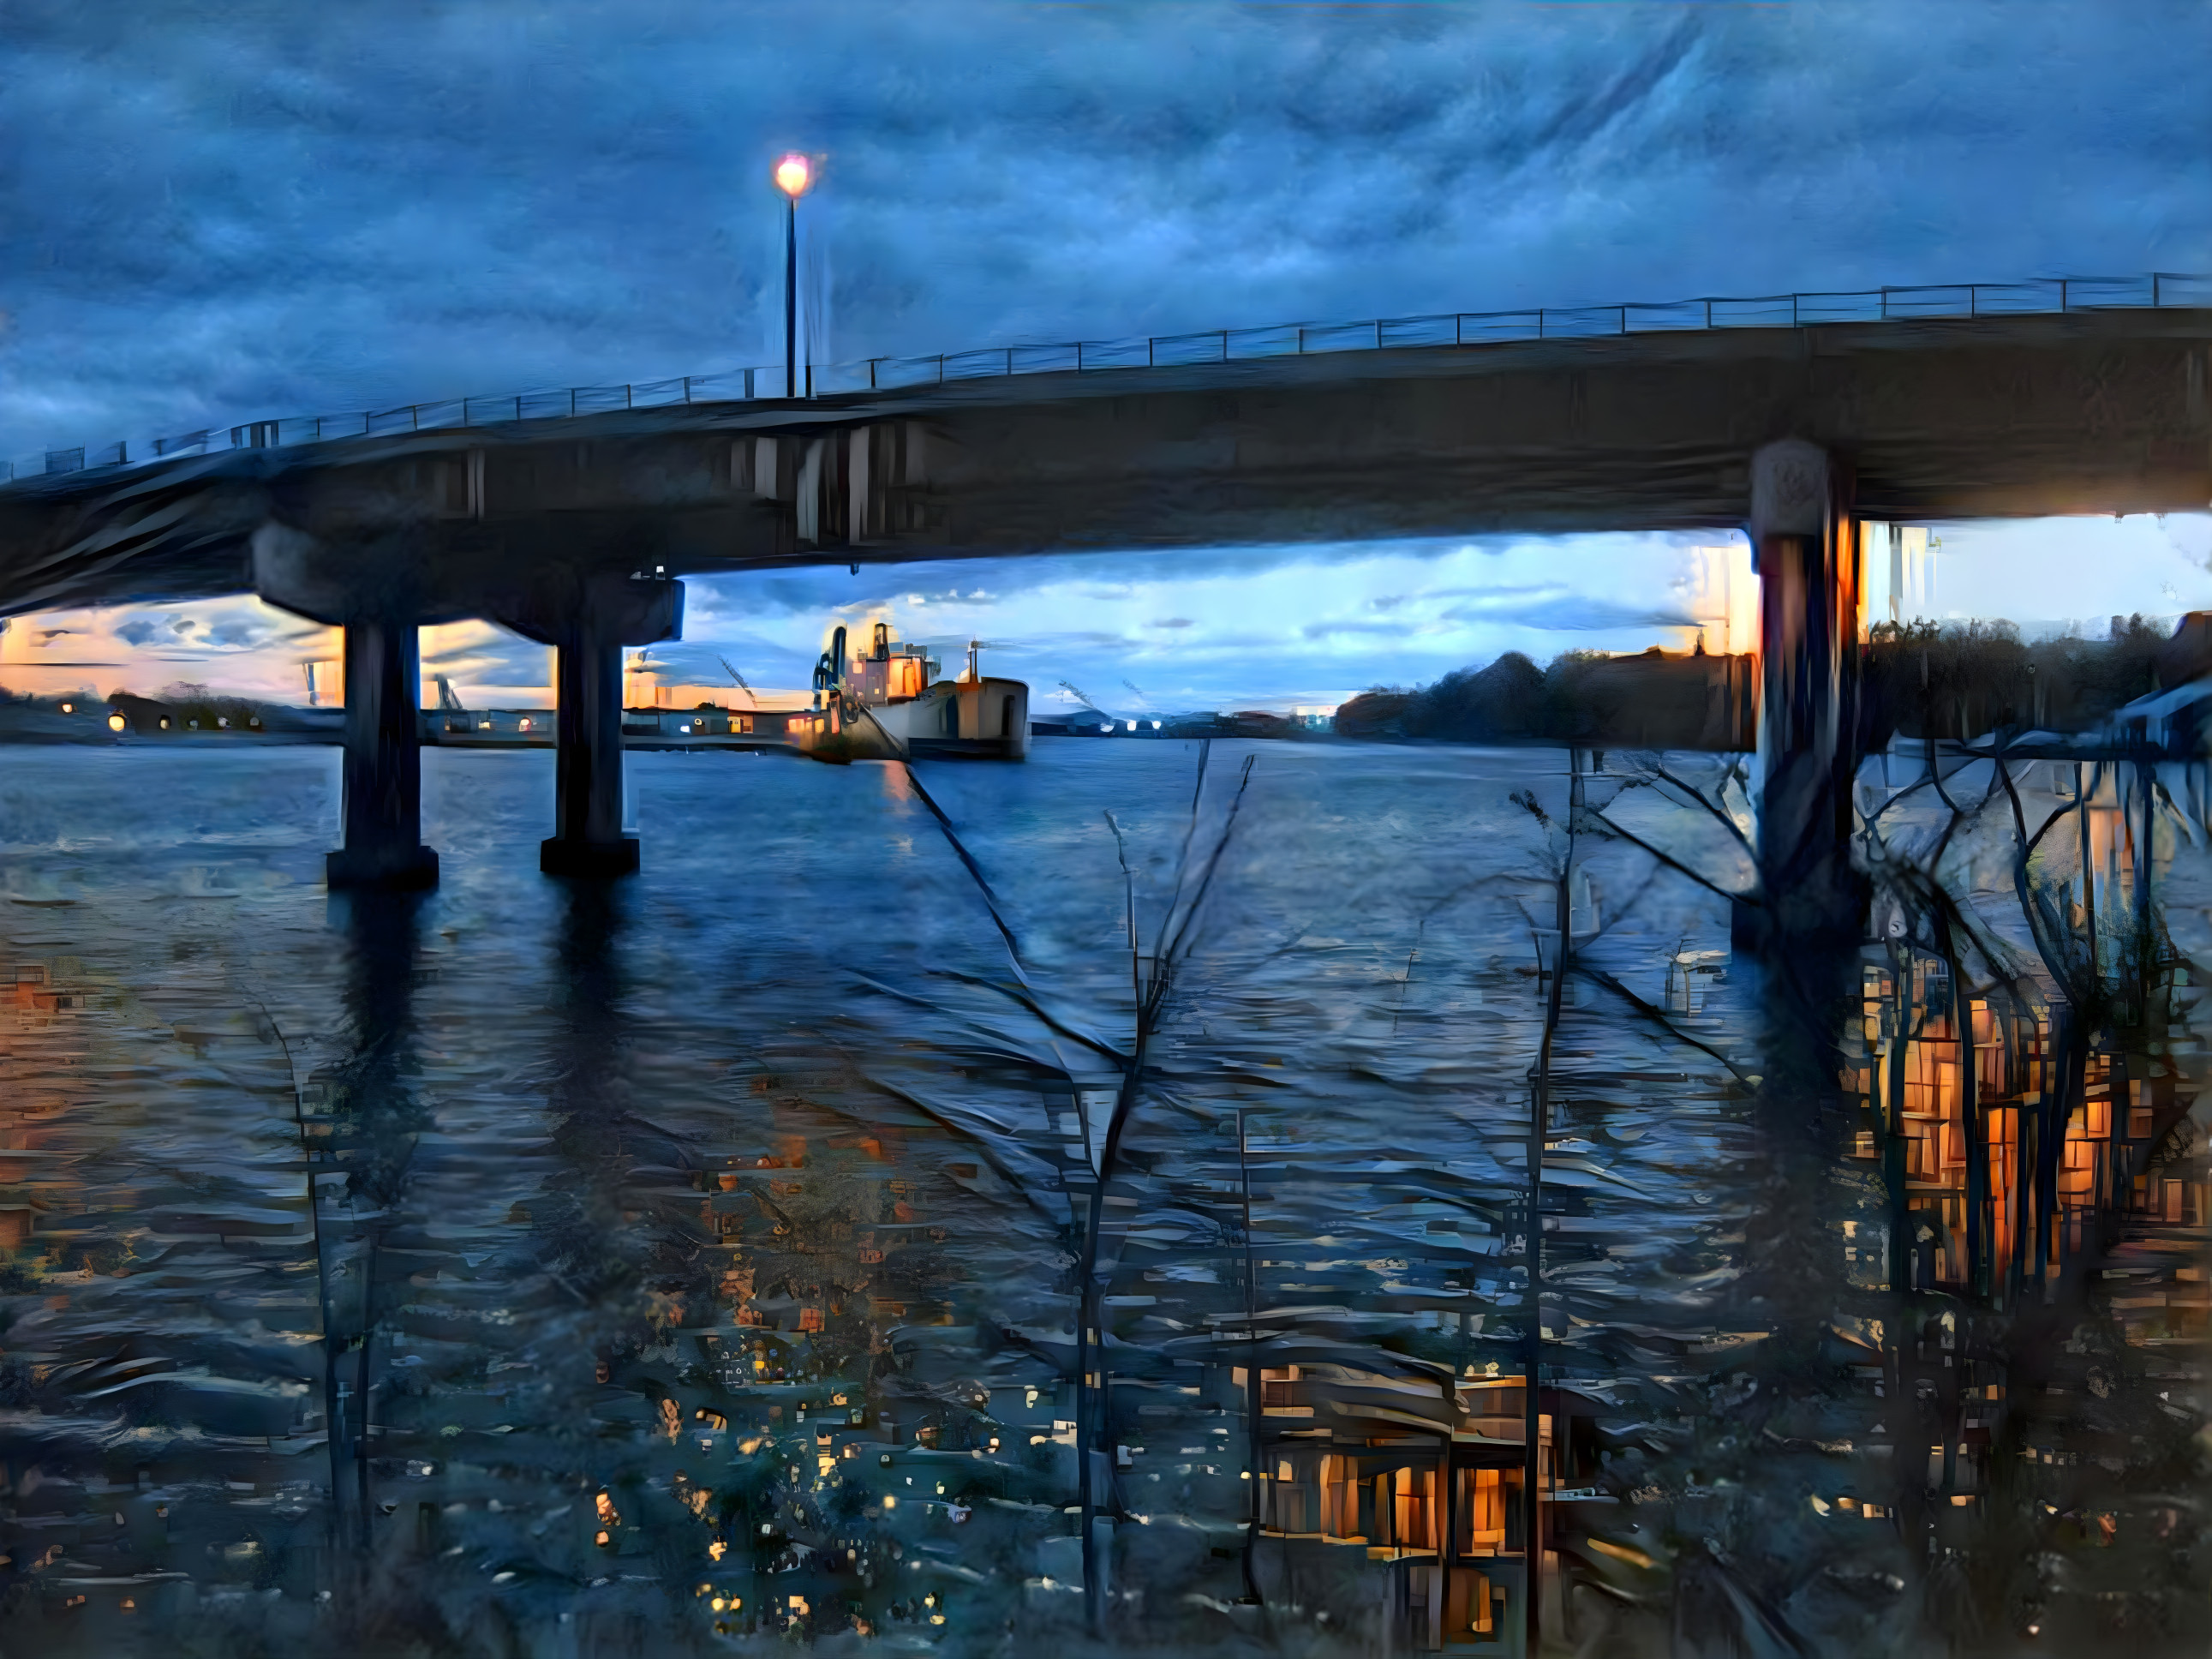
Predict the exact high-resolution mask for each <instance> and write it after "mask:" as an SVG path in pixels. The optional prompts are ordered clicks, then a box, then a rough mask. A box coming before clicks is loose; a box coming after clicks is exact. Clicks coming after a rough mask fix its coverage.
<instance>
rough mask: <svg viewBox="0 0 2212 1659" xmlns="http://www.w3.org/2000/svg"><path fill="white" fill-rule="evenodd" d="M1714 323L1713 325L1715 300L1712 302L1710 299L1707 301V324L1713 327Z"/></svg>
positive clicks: (1708, 326)
mask: <svg viewBox="0 0 2212 1659" xmlns="http://www.w3.org/2000/svg"><path fill="white" fill-rule="evenodd" d="M1712 325H1713V302H1712V301H1711V300H1708V301H1705V326H1706V327H1707V328H1711V326H1712Z"/></svg>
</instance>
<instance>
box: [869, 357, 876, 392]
mask: <svg viewBox="0 0 2212 1659" xmlns="http://www.w3.org/2000/svg"><path fill="white" fill-rule="evenodd" d="M876 361H877V360H876V359H875V358H873V357H871V358H869V359H868V390H869V391H871V392H873V391H874V390H875V389H876Z"/></svg>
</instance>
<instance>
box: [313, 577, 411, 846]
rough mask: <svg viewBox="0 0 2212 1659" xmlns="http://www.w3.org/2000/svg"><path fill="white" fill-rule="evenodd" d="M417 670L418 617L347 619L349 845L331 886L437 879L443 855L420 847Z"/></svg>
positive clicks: (346, 714)
mask: <svg viewBox="0 0 2212 1659" xmlns="http://www.w3.org/2000/svg"><path fill="white" fill-rule="evenodd" d="M419 672H420V670H419V666H418V660H417V654H416V637H415V621H414V618H413V617H412V616H410V615H407V614H405V613H389V612H388V613H386V614H383V615H380V616H377V617H356V618H354V619H352V620H350V621H349V622H348V623H346V624H345V762H344V778H345V809H344V811H345V845H344V846H343V847H342V848H339V849H338V850H337V852H335V853H332V854H331V855H330V859H329V861H328V864H327V865H326V866H325V873H326V878H327V879H328V880H329V882H330V884H331V886H333V887H358V886H389V887H435V885H437V882H438V855H437V854H435V853H434V852H432V851H431V850H430V849H429V848H427V847H425V846H423V845H422V746H421V739H422V731H421V726H420V716H419V714H417V711H416V701H417V699H418V697H419V696H420V695H421V690H420V686H419V684H418V679H419Z"/></svg>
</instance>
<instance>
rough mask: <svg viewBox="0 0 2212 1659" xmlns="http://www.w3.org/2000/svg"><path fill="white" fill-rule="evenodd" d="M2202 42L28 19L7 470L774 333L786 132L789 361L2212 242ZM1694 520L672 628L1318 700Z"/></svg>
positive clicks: (183, 652) (5, 174)
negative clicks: (779, 182) (182, 434)
mask: <svg viewBox="0 0 2212 1659" xmlns="http://www.w3.org/2000/svg"><path fill="white" fill-rule="evenodd" d="M2206 61H2212V7H2208V6H2207V5H2205V4H2203V3H2202V0H2197V3H2190V4H2160V3H2154V0H2140V3H2138V0H2130V3H2129V4H2126V5H2112V4H2110V3H2084V4H2077V5H2059V4H2034V3H2013V4H2008V5H2003V6H1984V5H1979V4H1974V3H1966V0H1952V3H1946V4H1944V5H1942V6H1937V7H1929V6H1927V5H1925V4H1924V3H1887V0H1866V3H1859V4H1852V5H1849V6H1829V5H1820V4H1791V3H1782V4H1763V5H1740V4H1717V3H1643V0H1620V3H1610V4H1552V5H1536V4H1526V5H1524V4H1509V3H1499V4H1486V5H1441V4H1438V5H1424V4H1413V5H1375V6H1358V5H1335V6H1318V5H1273V4H1214V3H1204V0H1194V3H1189V4H1177V5H1164V4H1131V5H1111V4H1107V5H1097V4H1092V5H1068V4H1036V3H1032V4H998V3H974V0H931V3H930V4H928V5H926V6H912V5H900V4H870V5H860V4H836V3H827V4H821V3H815V4H809V5H807V6H805V7H801V8H794V7H791V6H788V5H778V6H769V5H765V4H744V3H737V4H728V5H721V6H713V7H707V6H700V5H697V4H696V3H694V0H623V3H620V4H597V3H578V4H573V5H565V6H564V5H548V4H544V3H520V0H479V3H453V4H427V3H407V4H399V3H374V0H370V3H362V4H358V5H354V6H349V7H343V8H337V7H330V8H325V7H311V6H302V5H299V4H297V3H295V0H225V3H222V4H221V5H214V4H197V5H195V4H178V5H173V6H166V7H161V8H156V9H137V8H131V9H125V8H124V7H122V6H120V5H118V4H113V3H107V4H99V3H95V4H86V3H83V0H54V3H41V0H12V3H11V4H10V5H9V7H8V8H7V9H6V10H5V12H4V13H0V86H4V88H5V94H6V95H5V96H4V97H0V157H4V158H6V159H5V160H4V161H0V211H4V212H5V214H6V216H7V223H8V225H9V234H8V235H7V236H6V237H5V238H4V239H0V246H4V252H0V455H17V454H22V453H27V452H33V451H37V450H40V449H43V448H45V447H64V446H72V445H76V444H79V443H84V444H93V445H96V444H100V443H102V442H106V441H112V440H113V439H116V438H120V437H139V438H143V437H144V436H148V435H155V434H161V433H173V432H179V431H185V430H189V429H192V428H200V427H204V426H209V425H212V424H229V423H232V422H237V421H241V420H245V419H248V418H253V417H266V416H272V415H293V414H301V413H312V412H316V411H321V410H327V411H332V412H336V411H340V410H357V409H360V408H362V407H365V406H372V405H374V406H386V405H389V404H397V403H405V402H410V401H416V400H422V399H428V398H440V397H447V396H452V395H455V394H458V393H460V392H484V393H492V392H501V391H513V390H516V389H520V388H526V387H535V386H566V385H575V384H590V383H595V382H608V381H614V382H620V381H626V380H645V379H650V378H655V377H659V376H663V375H671V374H685V373H701V374H703V373H710V372H714V371H719V370H722V369H726V368H732V367H739V366H744V365H747V364H760V365H766V364H769V363H771V362H775V361H776V360H777V359H778V358H779V356H780V353H781V287H780V284H781V197H779V196H777V195H776V194H775V191H774V189H773V186H772V185H771V184H770V182H769V170H770V168H771V167H772V166H773V164H774V161H775V158H776V157H777V156H778V155H781V154H782V153H783V152H784V151H785V150H787V149H800V150H804V151H805V152H807V153H809V154H811V155H815V156H817V157H818V158H819V168H820V182H819V185H818V186H817V190H816V191H814V193H812V194H811V195H810V196H809V197H807V198H806V200H805V203H804V204H803V205H802V208H801V210H800V220H801V224H802V227H803V231H804V240H805V247H804V258H803V261H802V264H803V267H804V269H803V271H802V278H801V288H802V294H803V298H804V301H805V313H806V323H805V341H806V343H805V349H806V350H807V351H808V352H809V353H810V354H811V356H812V357H813V358H814V359H815V360H816V361H823V362H826V361H841V360H849V359H853V358H857V357H861V356H872V355H878V354H905V353H913V354H921V353H926V352H935V351H939V350H944V349H961V348H963V347H969V346H979V345H986V344H1003V343H1022V342H1044V341H1057V340H1066V339H1070V338H1075V337H1083V338H1088V339H1099V338H1105V337H1114V336H1118V335H1129V334H1139V333H1146V332H1161V331H1175V330H1179V329H1187V328H1188V329H1196V328H1206V327H1216V326H1221V325H1260V324H1266V323H1273V322H1281V321H1286V320H1295V319H1357V318H1365V317H1372V316H1376V315H1407V314H1413V313H1422V312H1429V311H1443V310H1454V309H1461V310H1479V309H1490V308H1504V307H1516V306H1522V305H1534V304H1538V303H1541V304H1545V305H1553V306H1569V305H1575V304H1581V303H1601V302H1605V301H1619V300H1623V299H1653V300H1656V299H1668V298H1675V297H1684V296H1690V295H1707V294H1723V295H1726V294H1761V293H1775V292H1786V291H1789V290H1791V289H1852V288H1862V287H1873V286H1877V285H1880V284H1882V283H1921V282H1956V281H1967V280H1979V281H2004V280H2011V279H2015V278H2021V277H2027V276H2049V275H2057V274H2061V273H2067V274H2073V273H2083V272H2090V273H2096V274H2130V273H2136V272H2142V271H2148V270H2154V269H2155V270H2184V271H2212V101H2208V100H2205V99H2204V97H2203V94H2202V88H2201V83H2200V77H2199V76H2197V73H2196V70H2197V65H2199V64H2203V63H2204V62H2206ZM2207 524H2208V521H2206V520H2202V519H2198V518H2187V519H2183V518H2177V519H2174V520H2168V521H2166V522H2164V523H2156V522H2154V521H2151V520H2127V521H2124V522H2123V523H2120V524H2117V525H2116V524H2113V523H2112V521H2110V520H2082V521H2079V522H2071V523H2068V524H2063V525H2058V526H2049V525H2044V526H2029V525H2021V526H1954V527H1942V528H1939V529H1938V531H1937V533H1938V534H1939V535H1940V536H1941V537H1942V540H1943V543H1944V546H1943V550H1942V555H1941V556H1940V558H1939V561H1938V564H1939V568H1940V569H1941V571H1942V573H1943V578H1942V582H1941V584H1940V588H1939V594H1938V600H1939V608H1941V609H1942V610H1944V611H1947V612H1948V611H1951V610H1959V611H1961V612H1962V613H1963V614H1984V615H2009V616H2012V617H2014V618H2015V620H2018V621H2021V622H2022V623H2025V624H2028V625H2031V626H2032V627H2040V626H2043V625H2045V624H2047V623H2055V622H2059V621H2064V620H2068V619H2076V618H2085V619H2093V621H2094V622H2095V623H2097V624H2098V625H2099V626H2100V627H2101V625H2102V621H2103V618H2104V617H2106V616H2107V615H2109V614H2110V613H2112V612H2113V611H2122V612H2128V611H2144V612H2146V613H2149V614H2168V615H2170V614H2173V613H2175V612H2178V611H2183V610H2186V609H2191V608H2194V607H2197V606H2212V574H2209V573H2208V571H2207V569H2206V561H2207V559H2208V557H2212V531H2208V527H2207ZM1729 539H1731V532H1730V530H1729V527H1728V526H1716V527H1715V531H1714V533H1713V534H1711V535H1710V536H1703V537H1697V536H1693V537H1687V538H1685V537H1650V538H1636V537H1603V538H1597V537H1586V538H1565V539H1563V540H1559V541H1553V542H1534V541H1528V540H1516V539H1513V538H1493V539H1489V540H1485V541H1482V542H1479V543H1467V542H1454V543H1427V544H1389V545H1381V544H1370V545H1367V546H1364V547H1356V548H1299V549H1276V550H1268V549H1259V550H1222V551H1219V552H1218V553H1201V554H1198V555H1177V556H1173V557H1171V558H1167V557H1162V556H1139V555H1112V554H1104V555H1085V556H1070V557H1067V558H1064V559H1048V560H1033V561H1028V562H1020V563H1015V562H1006V561H981V562H963V563H961V564H957V565H944V566H927V565H921V566H911V567H906V568H902V569H899V570H895V571H888V572H886V571H872V570H866V569H864V571H863V573H862V574H860V575H859V576H854V575H852V574H849V573H848V571H847V570H846V569H845V568H843V567H842V566H836V567H831V568H826V569H823V570H819V571H814V572H808V573H804V574H777V575H774V576H759V577H749V578H731V579H723V580H716V581H714V582H694V583H693V584H692V585H691V589H690V605H689V618H688V623H687V638H686V641H684V644H683V645H682V646H680V647H669V648H668V649H667V650H666V652H665V653H664V654H665V655H666V656H667V657H668V659H670V661H671V667H672V668H673V669H675V670H677V671H681V672H683V673H684V676H685V677H686V678H692V677H694V676H695V674H696V677H698V678H713V677H714V672H715V671H717V665H716V663H715V659H717V658H719V657H722V656H727V657H729V658H730V659H731V660H732V662H733V663H735V664H737V665H738V667H739V669H740V671H742V672H744V674H745V675H746V677H747V678H748V679H749V680H754V681H755V682H756V683H759V684H804V683H805V670H806V666H807V665H809V664H810V663H811V659H812V656H813V653H814V652H815V651H816V650H817V648H818V647H819V644H820V641H821V635H822V633H823V629H824V628H825V627H826V626H828V625H829V623H831V622H833V621H836V620H848V621H849V620H858V619H872V618H873V617H877V616H886V617H889V618H890V619H891V620H892V621H893V622H894V623H895V625H896V627H897V628H898V629H899V631H900V633H901V634H902V635H903V636H905V637H909V638H917V637H918V638H938V637H942V638H947V639H953V638H967V637H981V638H983V639H985V640H987V641H994V645H993V647H992V648H991V650H990V651H989V652H987V658H988V659H989V660H990V662H991V664H992V665H993V666H994V668H995V669H996V670H997V671H1000V672H1008V673H1019V674H1021V675H1022V676H1023V677H1024V678H1029V679H1030V681H1031V683H1032V684H1033V686H1035V687H1036V690H1037V692H1038V694H1039V696H1040V698H1041V699H1043V700H1047V701H1048V700H1049V699H1048V697H1047V694H1048V693H1052V692H1055V691H1057V690H1058V688H1059V686H1060V682H1062V681H1066V682H1067V683H1069V684H1073V685H1075V686H1079V687H1081V688H1082V689H1083V690H1084V691H1085V694H1086V695H1088V696H1091V698H1092V699H1093V700H1094V701H1097V702H1100V703H1101V704H1102V705H1105V706H1111V707H1115V708H1121V707H1127V708H1132V709H1133V708H1144V707H1158V708H1175V707H1231V706H1235V707H1248V706H1263V705H1267V706H1281V707H1288V706H1291V705H1294V704H1313V705H1327V704H1328V703H1333V702H1337V701H1340V699H1341V698H1342V697H1343V696H1346V695H1348V694H1350V693H1351V692H1352V691H1355V690H1359V689H1361V688H1363V687H1364V686H1367V685H1370V684H1393V683H1397V684H1408V683H1414V682H1418V681H1420V680H1424V679H1429V678H1434V677H1435V676H1436V675H1437V674H1438V673H1441V672H1443V671H1447V670H1449V669H1450V668H1454V667H1458V666H1462V665H1465V664H1468V663H1471V662H1479V661H1483V660H1486V659H1489V658H1491V657H1492V656H1494V655H1496V654H1497V653H1498V652H1500V651H1502V650H1506V649H1518V650H1524V651H1527V652H1528V653H1529V654H1531V655H1533V656H1534V657H1536V658H1537V659H1539V660H1544V659H1548V658H1549V657H1551V656H1553V655H1555V654H1557V653H1559V652H1560V651H1563V650H1568V649H1580V648H1595V649H1607V650H1615V649H1638V648H1641V647H1644V646H1645V645H1648V644H1650V643H1654V642H1661V643H1666V644H1668V645H1670V646H1678V645H1685V644H1686V643H1688V641H1690V640H1691V639H1692V638H1693V637H1694V627H1695V623H1697V622H1698V621H1699V616H1698V615H1696V614H1695V613H1696V611H1697V610H1698V605H1697V601H1696V592H1697V591H1698V589H1699V583H1700V580H1702V578H1701V576H1700V571H1701V569H1702V568H1704V566H1703V564H1702V563H1701V561H1702V562H1706V563H1709V562H1710V559H1709V556H1705V555H1701V554H1699V553H1698V552H1697V549H1698V548H1699V547H1700V546H1707V545H1714V544H1723V543H1726V542H1728V541H1729ZM57 630H67V631H57ZM41 636H44V637H45V642H44V643H43V644H42V643H40V642H39V641H40V638H41ZM425 650H426V657H427V658H428V659H429V660H430V661H431V662H433V663H438V664H442V665H444V670H445V671H449V672H450V673H451V674H452V675H453V678H455V679H456V683H457V684H464V685H465V686H469V687H473V688H477V691H476V695H477V696H479V697H480V698H483V699H489V700H493V701H501V700H504V701H510V702H515V701H526V700H527V699H526V698H525V697H524V696H522V693H524V692H525V691H527V690H531V689H532V688H538V687H542V686H543V684H544V680H545V674H544V665H543V657H544V653H542V652H540V651H538V650H537V649H536V648H535V647H526V646H524V645H522V644H521V642H520V641H513V640H509V639H506V638H504V637H502V636H500V635H496V634H495V632H494V631H493V630H490V629H488V628H486V627H484V626H483V625H481V624H460V625H457V626H456V627H455V628H453V629H441V630H437V631H436V632H435V634H433V635H428V636H426V640H425ZM318 653H321V654H325V655H328V654H334V653H335V646H334V644H333V643H332V642H331V641H330V639H329V638H328V636H327V635H326V632H325V630H319V629H313V628H311V627H309V626H308V625H307V624H304V623H296V622H295V621H293V620H291V619H289V618H285V617H282V616H280V615H278V614H277V613H275V612H272V611H268V610H267V608H266V607H263V606H259V605H256V604H254V603H253V602H252V601H250V600H246V599H229V600H223V601H216V602H207V603H203V604H198V605H186V606H171V607H140V608H137V609H133V610H131V611H109V612H103V613H98V614H91V613H74V614H73V615H71V616H69V617H60V616H54V617H21V618H17V619H15V625H14V626H13V627H11V629H9V632H8V633H7V634H6V635H0V684H6V685H11V686H15V687H16V688H17V689H45V682H46V681H49V680H52V678H54V676H55V675H57V674H59V675H61V676H62V677H64V678H66V677H67V676H68V675H69V674H70V673H79V672H81V673H82V676H84V677H85V678H88V679H89V680H91V681H92V682H94V683H95V684H99V685H100V687H101V689H107V682H109V681H111V680H112V681H114V682H115V683H116V684H125V683H129V684H133V685H134V686H135V687H136V688H137V689H142V690H143V689H145V688H147V687H149V686H151V685H155V684H165V683H167V682H168V681H172V680H178V679H188V680H195V681H201V682H204V683H209V684H223V685H226V686H232V685H234V686H235V687H236V689H239V690H255V691H259V692H261V693H263V694H264V695H290V694H291V692H292V689H293V688H294V687H296V686H300V685H301V684H302V678H301V667H300V665H301V662H302V661H304V660H308V659H313V657H315V656H316V655H317V654H318ZM33 661H44V662H49V663H52V662H59V663H64V664H69V663H78V662H82V663H88V664H98V665H101V666H97V667H89V668H86V669H84V670H82V671H78V670H75V669H70V668H63V669H54V670H41V671H38V672H37V673H33V672H31V671H28V670H27V669H25V668H23V667H22V666H21V664H23V663H26V662H33ZM109 664H112V665H113V666H106V665H109ZM33 680H38V681H40V684H38V685H33V684H32V681H33ZM1130 688H1136V689H1134V690H1132V689H1130Z"/></svg>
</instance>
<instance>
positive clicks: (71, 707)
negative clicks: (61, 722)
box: [62, 702, 76, 714]
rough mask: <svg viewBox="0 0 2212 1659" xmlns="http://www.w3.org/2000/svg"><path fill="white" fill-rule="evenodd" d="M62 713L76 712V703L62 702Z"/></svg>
mask: <svg viewBox="0 0 2212 1659" xmlns="http://www.w3.org/2000/svg"><path fill="white" fill-rule="evenodd" d="M62 713H63V714H76V704H75V703H73V702H65V703H64V704H63V705H62Z"/></svg>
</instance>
